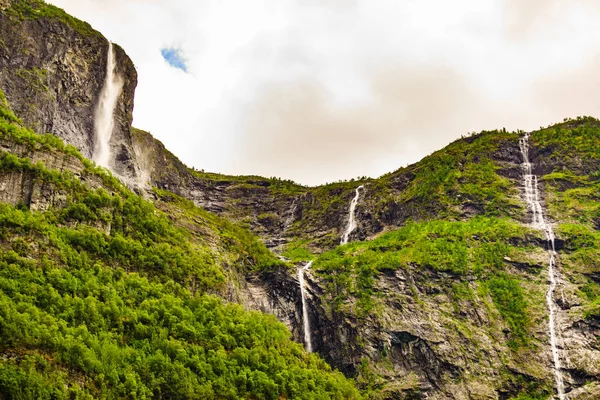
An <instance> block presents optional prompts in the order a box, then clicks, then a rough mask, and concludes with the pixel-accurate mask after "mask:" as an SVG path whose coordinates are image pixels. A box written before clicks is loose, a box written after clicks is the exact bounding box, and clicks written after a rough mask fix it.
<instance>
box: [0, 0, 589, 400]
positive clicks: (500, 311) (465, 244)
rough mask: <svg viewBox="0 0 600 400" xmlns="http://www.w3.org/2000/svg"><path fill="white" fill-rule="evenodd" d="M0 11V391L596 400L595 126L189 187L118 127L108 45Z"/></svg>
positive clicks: (71, 21)
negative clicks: (419, 156)
mask: <svg viewBox="0 0 600 400" xmlns="http://www.w3.org/2000/svg"><path fill="white" fill-rule="evenodd" d="M0 10H1V11H0V89H1V90H2V91H3V93H4V94H3V95H2V101H1V102H2V104H1V107H0V117H1V119H0V144H1V151H2V154H1V164H0V165H1V168H0V202H1V205H0V214H1V216H2V224H0V227H1V229H2V235H0V246H1V247H2V252H1V253H0V255H1V257H2V258H1V260H0V276H1V279H0V295H1V299H0V302H1V304H2V307H0V335H1V336H2V343H3V344H2V345H1V348H0V360H1V361H0V393H1V394H0V398H62V397H75V398H87V397H91V396H94V397H97V396H100V397H105V398H114V397H119V398H121V397H132V398H138V397H139V398H143V397H171V398H360V397H366V398H373V399H417V398H428V399H521V400H524V399H548V398H550V397H552V396H555V398H560V399H564V398H568V399H595V398H599V397H600V384H599V379H600V265H599V264H598V260H600V233H599V230H600V203H599V202H598V201H599V200H600V198H599V193H600V150H599V149H600V121H598V120H596V119H594V118H591V117H580V118H577V119H572V120H571V119H567V120H565V121H564V122H563V123H560V124H556V125H552V126H549V127H547V128H541V129H540V130H538V131H535V132H531V133H530V134H527V135H526V134H525V132H507V131H506V130H495V131H487V132H481V133H479V134H476V135H469V136H467V137H463V138H461V139H459V140H457V141H455V142H453V143H451V144H450V145H448V146H447V147H445V148H444V149H441V150H439V151H437V152H435V153H433V154H431V155H430V156H428V157H425V158H424V159H423V160H421V161H420V162H418V163H416V164H414V165H411V166H408V167H405V168H401V169H399V170H397V171H395V172H392V173H389V174H386V175H384V176H382V177H379V178H377V179H372V178H362V179H358V180H353V181H348V182H337V183H333V184H327V185H322V186H318V187H305V186H302V185H298V184H295V183H294V182H291V181H287V180H282V179H278V178H263V177H257V176H226V175H221V174H216V173H207V172H204V171H196V170H194V169H190V168H188V167H187V166H185V165H184V164H183V163H181V162H180V161H179V160H178V159H177V157H176V156H175V155H173V154H172V153H170V152H169V151H168V150H167V149H166V148H165V147H164V145H163V144H162V143H160V142H159V141H158V140H156V139H155V138H153V137H152V136H151V135H150V134H149V133H148V132H144V131H142V130H139V129H135V128H133V127H131V120H132V117H131V115H132V114H131V113H132V110H133V103H134V90H135V85H136V82H137V76H136V73H135V68H134V67H133V63H132V62H131V60H130V59H129V58H128V57H127V55H126V54H125V51H124V50H123V49H121V48H120V47H119V46H118V45H112V44H109V43H108V42H107V41H106V39H105V38H104V37H103V36H102V35H101V34H100V33H98V32H96V31H95V30H93V29H92V28H91V27H90V26H89V25H88V24H86V23H84V22H82V21H79V20H77V19H75V18H73V17H71V16H69V15H68V14H66V13H64V11H62V10H60V9H58V8H56V7H53V6H50V5H47V4H45V3H44V2H42V1H40V0H0ZM111 58H112V60H113V62H114V68H112V67H111V62H110V60H111ZM109 72H110V73H109ZM111 74H114V75H115V76H117V77H118V78H119V79H121V80H122V86H119V87H118V89H119V90H117V91H114V93H113V95H112V98H113V100H114V101H115V104H114V106H115V108H114V114H112V113H111V115H114V118H112V121H110V122H111V126H112V128H111V129H110V133H111V135H109V141H108V142H106V143H105V144H104V145H106V146H107V148H108V149H109V155H110V158H109V161H108V163H107V165H105V166H106V167H108V169H109V170H110V172H108V171H107V170H106V169H104V168H100V167H97V166H96V164H95V163H94V162H91V161H89V159H94V160H97V161H98V158H97V151H98V147H99V142H100V141H101V140H105V139H106V138H104V139H103V137H102V135H100V134H99V129H100V128H99V125H98V124H97V122H98V120H99V118H102V116H101V115H99V114H98V110H99V109H100V108H101V106H103V105H104V103H103V101H104V97H103V96H104V94H105V93H106V91H105V88H106V87H107V85H110V81H111V79H110V78H108V77H109V75H111ZM352 221H354V222H355V224H353V223H352ZM354 225H355V226H354ZM345 234H347V235H345ZM344 237H346V238H347V239H348V240H347V241H348V242H349V243H347V244H343V245H340V243H341V242H342V241H343V242H346V240H343V238H344ZM240 305H241V306H240ZM266 314H272V315H266ZM273 315H274V316H275V317H276V318H277V319H278V320H279V321H280V322H276V320H275V318H273ZM281 323H283V324H281ZM291 339H293V340H295V341H296V342H298V343H302V344H304V345H305V346H306V347H308V346H310V347H311V348H312V350H313V351H314V352H315V353H317V354H318V355H317V354H308V353H307V352H306V351H304V350H302V348H301V346H300V345H298V344H295V343H293V342H292V340H291ZM328 364H329V365H330V366H331V367H330V366H329V365H328ZM557 366H558V368H556V367H557ZM332 367H333V369H332ZM334 369H338V370H339V371H341V373H343V375H345V377H344V376H342V374H341V373H340V372H335V371H334ZM357 388H358V390H359V391H360V392H359V391H358V390H357ZM563 391H564V392H565V394H563Z"/></svg>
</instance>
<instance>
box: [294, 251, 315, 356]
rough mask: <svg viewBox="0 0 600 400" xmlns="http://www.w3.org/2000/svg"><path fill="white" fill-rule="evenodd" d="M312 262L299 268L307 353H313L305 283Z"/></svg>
mask: <svg viewBox="0 0 600 400" xmlns="http://www.w3.org/2000/svg"><path fill="white" fill-rule="evenodd" d="M312 263H313V262H312V261H310V262H308V263H307V264H306V265H304V266H303V267H302V268H298V282H299V283H300V293H301V295H302V324H303V327H304V344H305V346H306V351H308V352H309V353H312V337H311V332H310V320H309V318H308V304H307V301H306V283H305V282H304V272H305V271H307V270H308V269H310V267H311V266H312Z"/></svg>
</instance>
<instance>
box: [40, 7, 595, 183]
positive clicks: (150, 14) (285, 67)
mask: <svg viewBox="0 0 600 400" xmlns="http://www.w3.org/2000/svg"><path fill="white" fill-rule="evenodd" d="M51 2H52V3H53V4H56V5H58V6H60V7H63V8H64V9H65V10H67V11H68V12H70V13H71V14H73V15H75V16H77V17H79V18H81V19H84V20H86V21H88V22H90V23H91V24H92V26H94V27H95V28H97V29H99V30H100V31H101V32H103V33H104V34H105V35H106V36H107V37H108V38H109V39H111V40H112V41H114V42H117V43H119V44H120V45H121V46H123V47H124V48H125V50H126V51H127V52H128V54H129V55H130V56H131V58H132V60H133V61H134V63H135V64H136V67H137V69H138V73H139V84H138V91H137V95H136V108H135V112H134V117H135V121H134V123H135V124H136V126H138V127H140V128H143V129H147V130H149V131H151V132H152V134H154V135H155V136H156V137H157V138H158V139H160V140H162V141H163V142H164V143H165V145H166V146H167V147H168V148H169V149H171V150H172V151H173V152H174V153H175V154H176V155H178V156H179V157H180V158H181V159H182V160H183V161H184V162H186V163H187V164H189V165H193V166H195V167H197V168H203V169H206V170H212V171H219V172H224V173H234V174H262V175H267V176H282V177H285V178H292V179H295V180H298V181H300V182H302V183H308V184H318V183H323V182H325V181H332V180H337V179H340V178H351V177H355V176H358V175H371V176H377V175H380V174H383V173H385V172H387V171H390V170H394V169H396V168H398V167H399V166H401V165H404V164H406V163H408V162H413V161H416V160H418V159H419V158H421V157H423V156H425V155H426V154H428V153H430V152H432V151H434V150H436V149H438V148H441V147H442V146H444V145H445V144H447V143H448V142H449V141H451V140H453V139H454V138H456V137H459V136H460V135H461V134H464V133H466V132H470V131H478V130H482V129H494V128H501V127H507V128H509V129H519V128H520V129H533V128H536V127H539V126H540V125H547V124H549V123H552V122H556V121H560V120H562V119H563V118H564V117H567V116H576V115H579V114H584V113H585V114H590V113H591V114H594V113H595V112H596V110H597V105H598V104H600V101H599V100H600V91H590V90H589V87H588V86H586V84H585V82H581V79H579V78H578V77H579V74H580V73H581V74H583V75H585V77H586V79H587V80H588V81H592V82H595V81H596V80H598V79H596V78H595V76H596V72H595V71H596V70H595V69H594V68H593V67H594V66H595V65H596V64H597V60H598V58H597V56H598V54H599V53H600V23H599V22H600V14H599V13H598V11H600V7H599V6H596V4H595V1H593V0H580V1H566V0H532V1H531V2H530V1H529V0H528V1H526V2H525V1H520V0H456V1H453V2H447V1H443V0H420V1H414V0H306V1H305V0H302V1H301V0H220V1H216V0H200V1H194V0H173V1H161V0H154V1H152V0H118V1H117V0H110V1H106V0H104V1H101V0H51ZM164 47H172V48H177V49H181V50H182V52H183V56H184V57H185V60H186V63H187V66H188V73H184V72H183V71H181V70H177V69H174V68H171V67H169V65H168V64H167V63H166V61H165V60H164V59H163V58H162V57H161V54H160V49H162V48H164ZM565 99H570V100H569V101H568V104H566V102H565ZM563 103H565V104H563Z"/></svg>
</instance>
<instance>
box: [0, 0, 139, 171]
mask: <svg viewBox="0 0 600 400" xmlns="http://www.w3.org/2000/svg"><path fill="white" fill-rule="evenodd" d="M4 4H5V5H7V3H4ZM107 50H108V42H107V41H106V39H105V38H104V37H103V36H102V35H100V34H99V33H97V34H93V35H82V34H81V33H80V32H77V31H76V30H75V29H73V28H72V27H70V26H69V25H67V24H65V23H64V22H62V21H59V20H56V19H49V18H38V19H24V20H20V19H19V18H16V17H14V16H11V15H8V14H5V13H2V14H0V87H1V88H2V90H3V91H4V93H5V95H6V97H7V99H8V101H9V102H10V104H11V106H12V108H13V110H14V111H15V113H16V114H17V115H19V117H20V118H21V119H22V120H23V122H24V123H25V124H26V125H27V126H28V127H30V128H32V129H33V130H34V131H36V132H37V133H40V134H43V133H51V134H53V135H56V136H58V137H60V138H61V139H63V140H64V141H65V142H66V143H68V144H71V145H73V146H75V147H76V148H77V149H79V151H80V152H81V153H82V154H83V155H84V156H85V157H87V158H92V155H93V154H92V153H93V149H94V144H95V143H94V142H95V134H94V111H95V108H96V104H97V101H98V96H99V94H100V91H101V89H102V85H103V83H104V78H105V75H106V54H107ZM115 52H116V58H117V64H118V73H119V74H120V75H121V76H123V77H124V81H125V85H124V87H123V91H122V93H121V97H120V99H119V101H118V106H117V109H116V110H115V129H114V132H113V136H112V139H111V148H112V153H113V157H114V162H113V165H114V168H113V172H115V173H116V174H117V175H119V176H121V177H122V178H124V180H126V181H132V180H135V179H136V176H137V174H138V173H137V166H136V163H135V156H134V153H133V150H132V144H131V134H130V126H131V121H132V112H133V97H134V91H135V87H136V85H137V73H136V71H135V68H134V66H133V63H132V62H131V60H130V59H129V57H127V55H126V54H125V52H124V51H123V49H122V48H120V47H118V46H115Z"/></svg>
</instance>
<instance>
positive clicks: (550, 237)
mask: <svg viewBox="0 0 600 400" xmlns="http://www.w3.org/2000/svg"><path fill="white" fill-rule="evenodd" d="M519 147H520V148H521V154H522V156H523V164H522V167H523V181H524V190H525V200H526V201H527V205H528V206H529V209H530V210H531V213H532V225H533V227H534V228H536V229H539V230H542V231H543V232H544V234H545V235H546V240H547V241H548V243H549V244H550V249H549V250H548V252H549V254H550V261H549V263H548V278H549V281H550V286H549V288H548V291H547V292H546V304H547V306H548V314H549V322H548V332H549V335H550V347H551V349H552V360H553V362H554V381H555V386H556V392H557V393H558V398H559V399H560V400H564V399H565V389H564V382H563V377H562V372H561V366H560V357H559V354H558V346H557V343H556V340H557V339H556V326H555V324H554V320H555V314H556V307H555V302H554V291H555V289H556V273H555V269H556V249H555V247H554V231H553V230H552V226H551V225H550V224H548V223H547V222H546V220H545V219H544V212H543V209H542V204H541V203H540V194H539V191H538V181H537V176H535V175H533V173H532V168H531V163H530V162H529V133H526V134H525V135H524V136H523V137H522V138H521V139H519Z"/></svg>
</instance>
